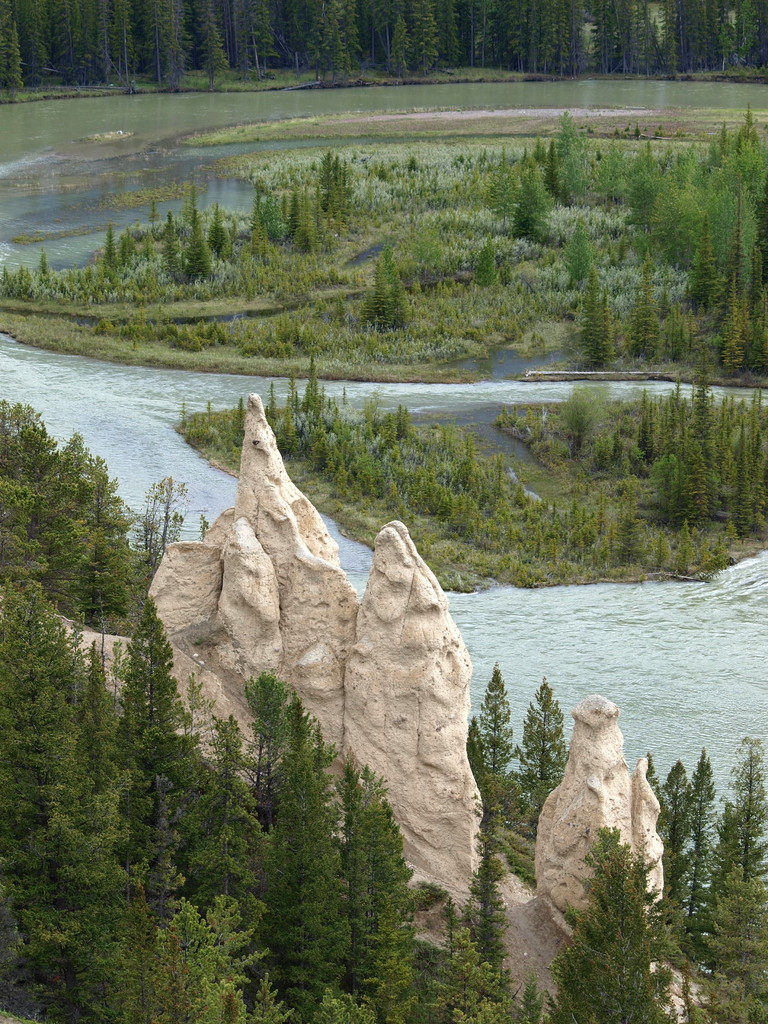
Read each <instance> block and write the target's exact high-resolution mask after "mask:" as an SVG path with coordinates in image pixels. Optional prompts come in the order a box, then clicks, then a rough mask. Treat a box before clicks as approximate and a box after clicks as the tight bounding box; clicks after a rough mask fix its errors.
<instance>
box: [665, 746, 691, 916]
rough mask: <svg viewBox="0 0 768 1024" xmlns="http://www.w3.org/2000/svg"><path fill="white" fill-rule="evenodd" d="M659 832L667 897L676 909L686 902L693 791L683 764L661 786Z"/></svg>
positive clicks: (673, 770) (670, 773) (671, 772)
mask: <svg viewBox="0 0 768 1024" xmlns="http://www.w3.org/2000/svg"><path fill="white" fill-rule="evenodd" d="M659 801H660V803H661V805H662V813H661V815H660V816H659V822H658V826H657V828H658V832H659V835H660V836H661V838H662V840H663V841H664V884H665V889H666V892H667V895H668V896H669V898H670V899H671V900H672V901H673V903H674V904H675V906H676V907H681V906H682V905H683V903H684V900H685V878H686V874H687V871H688V843H689V839H690V828H691V821H690V790H689V784H688V774H687V772H686V770H685V765H684V764H683V763H682V761H677V762H676V763H675V764H674V765H673V766H672V768H671V769H670V771H669V774H668V775H667V779H666V782H665V783H664V785H663V786H662V787H661V793H660V796H659Z"/></svg>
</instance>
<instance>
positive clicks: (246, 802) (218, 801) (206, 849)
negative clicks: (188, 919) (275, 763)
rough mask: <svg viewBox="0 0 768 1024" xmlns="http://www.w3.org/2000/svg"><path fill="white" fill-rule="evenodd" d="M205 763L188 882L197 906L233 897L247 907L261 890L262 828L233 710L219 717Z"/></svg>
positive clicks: (192, 828) (194, 813) (194, 818)
mask: <svg viewBox="0 0 768 1024" xmlns="http://www.w3.org/2000/svg"><path fill="white" fill-rule="evenodd" d="M205 767H206V770H205V772H204V773H203V775H202V778H201V780H200V784H199V789H200V792H199V797H198V799H197V800H196V801H195V805H194V808H193V810H192V811H190V818H191V820H190V823H189V826H188V828H187V830H186V831H187V833H188V834H189V836H190V837H191V840H190V842H189V845H190V846H191V850H190V851H189V852H188V853H187V856H186V859H187V862H188V864H189V869H188V872H187V875H188V883H190V885H191V887H192V889H193V891H194V894H195V900H196V902H197V903H198V905H201V906H210V904H211V903H212V901H213V899H214V898H215V897H216V896H229V897H232V898H234V899H236V900H237V902H238V904H239V906H240V907H241V908H242V909H243V910H244V909H245V908H246V906H248V904H249V902H250V903H252V901H253V898H254V894H255V893H256V892H257V890H258V885H257V879H256V869H257V866H258V860H259V855H260V849H259V847H260V832H261V829H260V827H259V820H258V815H257V807H256V801H255V799H254V795H253V792H252V790H251V788H250V787H249V786H248V784H247V782H246V781H245V778H244V774H245V772H246V769H247V768H248V767H249V764H248V760H247V758H246V756H245V753H244V750H243V737H242V734H241V732H240V729H239V728H238V725H237V722H236V721H235V719H234V718H233V717H232V716H231V715H230V717H229V718H228V719H226V720H224V719H218V718H215V719H214V721H213V729H212V735H211V739H210V745H209V749H208V753H207V757H206V766H205Z"/></svg>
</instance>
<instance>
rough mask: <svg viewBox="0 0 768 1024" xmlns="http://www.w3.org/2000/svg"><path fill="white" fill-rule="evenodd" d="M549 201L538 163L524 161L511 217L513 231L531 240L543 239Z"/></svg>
mask: <svg viewBox="0 0 768 1024" xmlns="http://www.w3.org/2000/svg"><path fill="white" fill-rule="evenodd" d="M550 203H551V200H550V198H549V196H548V195H547V190H546V188H545V187H544V181H543V178H542V176H541V170H540V169H539V166H538V164H536V163H534V162H533V161H532V160H528V161H525V162H524V164H523V169H522V171H521V172H520V186H519V189H518V193H517V201H516V205H515V212H514V216H513V218H512V231H513V233H514V234H515V235H516V236H517V237H518V238H529V239H530V240H531V241H532V242H541V241H543V240H544V234H545V232H546V228H547V216H548V214H549V208H550Z"/></svg>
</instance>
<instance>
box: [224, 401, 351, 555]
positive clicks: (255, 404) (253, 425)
mask: <svg viewBox="0 0 768 1024" xmlns="http://www.w3.org/2000/svg"><path fill="white" fill-rule="evenodd" d="M234 516H235V518H236V519H239V518H240V517H244V518H245V519H247V520H248V522H249V523H250V524H251V526H252V528H253V530H254V533H255V534H256V535H257V536H258V538H259V539H260V541H261V542H262V544H263V545H264V549H265V550H266V551H267V552H268V554H269V555H270V556H271V557H272V558H274V559H276V560H277V561H282V560H283V559H284V558H285V556H286V554H287V553H288V552H290V556H291V557H294V556H295V555H301V554H303V553H304V551H303V549H304V548H306V552H308V553H309V554H310V555H314V556H315V558H321V559H323V560H324V561H326V562H330V563H331V565H333V566H335V567H337V568H338V566H339V546H338V544H337V543H336V541H335V540H333V538H332V537H331V536H330V534H329V533H328V530H327V529H326V527H325V523H324V522H323V520H322V517H321V516H320V513H319V512H318V511H317V509H316V508H315V507H314V505H313V504H312V503H311V502H310V501H309V499H308V498H306V497H305V496H304V495H303V494H302V493H301V491H300V490H299V489H298V487H296V485H295V484H294V483H293V481H292V480H291V478H290V477H289V476H288V473H287V471H286V468H285V465H284V464H283V457H282V455H281V454H280V451H279V449H278V447H277V439H276V438H275V435H274V432H273V430H272V428H271V427H270V425H269V423H268V422H267V417H266V414H265V412H264V406H263V404H262V401H261V398H260V397H259V395H255V394H254V395H249V396H248V407H247V409H246V414H245V431H244V437H243V451H242V455H241V457H240V481H239V483H238V486H237V499H236V501H235V512H234Z"/></svg>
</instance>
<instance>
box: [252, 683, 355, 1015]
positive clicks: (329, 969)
mask: <svg viewBox="0 0 768 1024" xmlns="http://www.w3.org/2000/svg"><path fill="white" fill-rule="evenodd" d="M332 760H333V749H332V748H329V747H327V746H326V745H325V743H324V742H323V740H322V737H321V735H320V730H319V728H318V725H317V722H315V721H314V720H313V719H311V718H310V716H309V715H308V714H307V713H306V712H305V711H304V708H303V707H302V704H301V701H299V700H298V698H294V699H293V701H292V703H291V705H290V708H289V710H288V739H287V745H286V750H285V754H284V756H283V765H282V768H283V777H282V780H281V784H280V789H279V793H278V805H279V815H278V819H277V822H276V824H275V826H274V828H273V830H272V832H271V834H270V837H269V844H268V848H267V857H266V881H267V885H266V892H265V897H264V901H265V904H266V914H265V918H264V938H265V940H266V942H267V945H268V947H269V949H270V950H271V953H272V955H273V958H274V979H275V981H276V983H277V986H278V989H279V990H280V991H281V992H282V994H283V996H284V998H285V1000H286V1002H287V1003H288V1004H289V1006H292V1007H293V1008H294V1009H296V1010H297V1012H298V1013H299V1015H300V1016H301V1017H302V1018H304V1019H307V1020H309V1019H311V1013H312V1011H313V1009H314V1007H316V1006H317V1004H318V1003H319V1002H320V1000H321V998H322V995H323V992H324V991H325V990H326V988H329V987H330V988H336V987H337V986H338V985H339V983H340V981H341V976H342V973H343V966H344V963H345V961H346V957H347V950H348V943H349V928H348V922H347V921H346V920H345V918H344V916H343V911H342V906H343V901H342V891H343V885H342V880H341V865H340V856H339V849H338V845H337V842H336V838H335V836H336V831H337V828H338V809H337V806H336V804H335V802H334V800H333V788H332V783H331V778H330V776H329V774H328V768H329V766H330V764H331V762H332Z"/></svg>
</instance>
